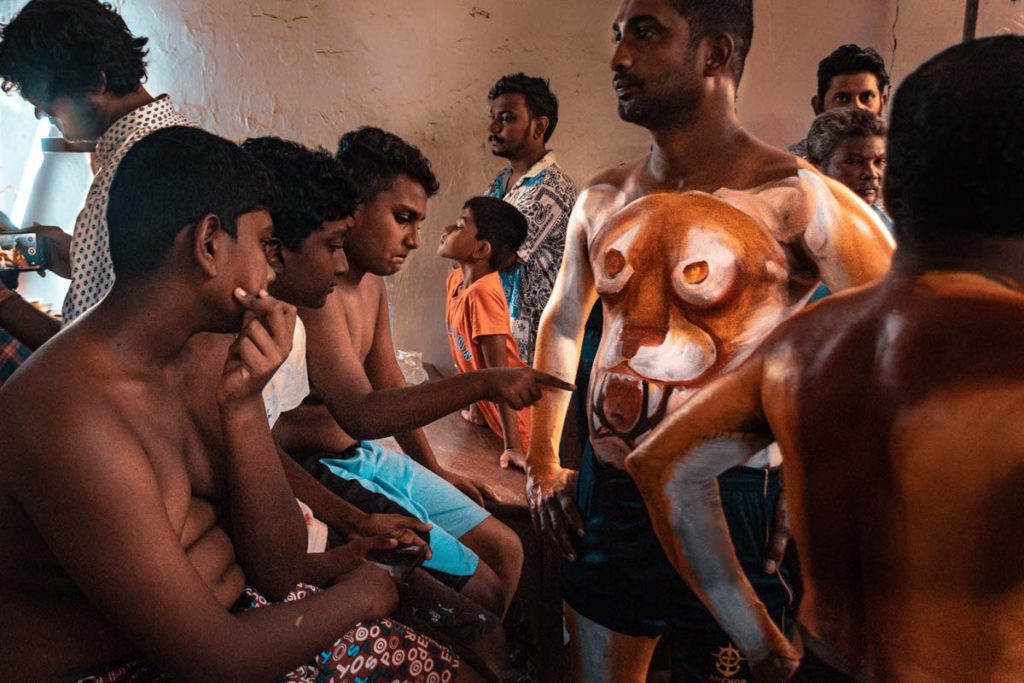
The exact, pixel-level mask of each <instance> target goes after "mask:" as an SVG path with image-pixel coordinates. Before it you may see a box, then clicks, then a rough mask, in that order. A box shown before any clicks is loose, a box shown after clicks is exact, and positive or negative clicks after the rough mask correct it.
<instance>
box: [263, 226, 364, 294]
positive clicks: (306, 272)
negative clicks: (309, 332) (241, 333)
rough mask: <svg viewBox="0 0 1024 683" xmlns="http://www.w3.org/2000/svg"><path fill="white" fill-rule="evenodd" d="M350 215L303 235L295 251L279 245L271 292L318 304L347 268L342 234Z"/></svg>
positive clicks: (346, 231)
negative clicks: (275, 278) (304, 236)
mask: <svg viewBox="0 0 1024 683" xmlns="http://www.w3.org/2000/svg"><path fill="white" fill-rule="evenodd" d="M351 227H352V218H351V216H350V217H348V218H343V219H342V220H340V221H328V222H326V223H324V224H323V225H322V226H321V228H320V229H319V230H316V231H314V232H313V233H312V234H311V235H309V237H307V238H306V239H304V240H303V241H302V243H301V244H299V248H298V249H297V250H295V251H292V250H291V249H287V248H285V247H281V250H280V253H279V256H278V258H277V259H276V261H272V262H271V263H272V265H273V266H274V270H275V271H276V272H277V280H276V281H275V282H274V285H273V287H272V288H271V294H273V295H274V296H275V297H276V298H278V299H281V300H282V301H287V302H288V303H290V304H292V305H294V306H299V307H303V308H320V307H321V306H323V305H324V304H325V303H327V297H328V296H329V295H330V294H331V292H333V291H334V288H335V287H337V286H338V282H339V281H340V280H341V278H343V277H344V276H345V273H347V272H348V260H347V259H346V258H345V249H344V246H345V236H346V235H347V234H348V231H349V228H351Z"/></svg>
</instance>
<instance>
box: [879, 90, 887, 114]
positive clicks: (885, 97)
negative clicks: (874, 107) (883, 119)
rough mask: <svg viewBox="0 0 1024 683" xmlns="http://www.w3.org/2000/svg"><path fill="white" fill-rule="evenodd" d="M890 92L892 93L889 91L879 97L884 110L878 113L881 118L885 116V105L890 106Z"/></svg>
mask: <svg viewBox="0 0 1024 683" xmlns="http://www.w3.org/2000/svg"><path fill="white" fill-rule="evenodd" d="M889 92H890V91H888V90H887V91H885V92H884V93H882V94H881V95H879V98H880V99H881V100H882V108H881V109H879V111H878V113H879V114H880V115H881V116H885V105H887V104H889Z"/></svg>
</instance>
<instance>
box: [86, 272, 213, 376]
mask: <svg viewBox="0 0 1024 683" xmlns="http://www.w3.org/2000/svg"><path fill="white" fill-rule="evenodd" d="M207 317H209V312H208V311H207V310H204V306H203V304H202V303H201V302H200V301H198V300H197V296H196V293H195V288H194V287H184V286H181V285H176V284H173V283H171V284H168V283H167V282H160V281H157V279H156V278H153V279H148V280H145V281H142V282H140V281H138V280H134V281H132V280H129V279H127V278H123V279H119V280H118V281H117V282H116V283H115V284H114V287H113V288H112V289H111V290H110V293H109V294H108V295H107V297H106V298H105V299H103V301H101V302H100V303H99V304H97V305H96V308H95V309H94V310H93V311H92V312H91V313H90V315H89V318H88V320H89V321H92V324H94V325H96V326H98V327H99V328H100V329H103V330H104V331H105V335H104V336H105V338H106V339H108V340H109V341H110V343H112V344H113V345H114V346H116V347H117V350H118V355H119V357H120V358H122V359H123V360H124V365H126V366H130V367H133V368H137V369H140V370H142V371H145V370H147V369H151V368H158V367H161V366H166V365H168V364H170V363H173V362H174V361H175V360H176V359H177V358H178V357H179V356H180V354H181V352H182V349H183V348H184V346H185V344H186V342H188V340H189V338H191V337H192V336H193V335H194V334H196V333H198V332H203V331H208V330H212V329H213V328H214V327H215V326H214V325H213V324H212V321H207V320H206V318H207Z"/></svg>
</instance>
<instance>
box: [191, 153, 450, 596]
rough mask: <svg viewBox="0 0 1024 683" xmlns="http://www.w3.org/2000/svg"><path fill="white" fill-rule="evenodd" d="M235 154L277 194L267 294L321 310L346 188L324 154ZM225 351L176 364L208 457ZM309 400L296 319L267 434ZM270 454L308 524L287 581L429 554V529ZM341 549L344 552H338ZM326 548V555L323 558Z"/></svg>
mask: <svg viewBox="0 0 1024 683" xmlns="http://www.w3.org/2000/svg"><path fill="white" fill-rule="evenodd" d="M242 148H243V149H244V150H245V151H247V152H249V153H250V154H252V155H253V156H254V157H255V158H256V159H257V161H259V162H260V163H262V164H263V165H264V167H265V168H266V170H267V171H268V173H269V174H270V176H271V180H272V181H273V183H274V185H275V189H276V191H277V196H276V201H275V205H274V209H273V211H272V213H271V217H272V219H273V237H272V240H271V242H270V243H269V248H268V251H267V258H268V261H269V262H270V264H271V267H272V268H273V270H274V273H275V277H274V279H273V281H272V282H271V283H270V285H269V286H268V288H267V289H268V291H269V292H270V294H271V296H273V297H274V298H275V299H278V300H280V301H283V302H285V303H288V304H291V305H293V306H296V307H299V308H317V307H319V306H323V305H324V303H325V302H326V301H327V296H328V294H329V293H330V291H331V290H332V289H333V288H334V287H335V286H336V285H337V282H338V281H339V279H340V278H341V277H343V276H344V274H345V273H346V272H347V271H348V262H347V261H346V259H345V251H344V249H343V248H342V245H343V244H344V240H345V236H346V234H347V233H348V230H349V229H350V228H351V225H352V214H353V212H354V211H355V207H356V203H357V198H358V192H357V190H356V187H355V185H354V184H353V183H352V181H351V179H350V178H349V177H348V174H347V173H346V172H345V170H344V169H343V168H342V167H341V165H340V164H339V163H338V161H337V160H336V159H335V158H334V156H333V155H332V154H331V153H329V152H327V151H326V150H323V149H317V150H311V149H308V148H306V147H303V146H302V145H299V144H297V143H294V142H289V141H287V140H282V139H280V138H276V137H264V138H253V139H250V140H246V141H245V142H244V143H243V145H242ZM232 342H233V335H227V334H197V335H194V336H193V337H192V338H191V339H190V340H189V343H188V346H187V349H186V352H185V354H184V359H185V360H184V361H183V365H184V368H185V369H184V371H185V372H186V373H187V376H188V382H189V383H190V385H191V386H192V387H193V389H194V391H193V392H192V394H191V396H190V399H191V404H190V408H191V409H192V410H193V413H194V414H195V415H196V416H197V417H198V418H199V421H200V422H201V424H202V427H203V430H204V438H205V440H206V443H207V444H208V445H209V447H210V448H211V449H212V450H214V451H219V450H220V449H221V448H222V447H223V446H222V437H221V428H220V420H219V411H218V410H217V405H216V402H215V399H214V394H215V390H216V382H217V380H218V378H219V377H220V374H221V369H222V368H223V366H224V362H225V360H226V358H227V355H228V353H229V350H230V347H231V344H232ZM308 394H309V380H308V374H307V369H306V333H305V329H304V328H303V325H302V321H301V320H298V319H297V320H296V324H295V334H294V338H293V341H292V349H291V352H290V353H289V356H288V358H287V359H286V360H285V362H284V363H283V364H282V365H281V367H280V368H279V369H278V371H277V372H276V373H275V374H274V376H273V377H272V378H271V379H270V381H269V382H268V383H267V386H266V387H265V388H264V389H263V402H264V405H265V408H266V414H267V419H268V421H269V423H270V425H271V428H272V430H273V427H274V426H275V423H276V422H277V420H278V418H279V417H280V416H281V414H282V413H283V412H285V411H288V410H291V409H293V408H295V407H296V406H298V405H299V404H301V402H302V400H303V399H304V398H305V397H306V396H307V395H308ZM272 433H273V431H272ZM279 454H280V456H281V461H282V463H283V465H284V469H285V474H286V476H287V477H288V481H289V483H290V484H291V486H292V490H293V491H294V493H295V495H296V496H297V497H298V499H299V500H301V501H302V503H303V504H304V505H305V506H307V518H308V517H309V515H310V514H312V515H315V518H314V519H307V525H308V527H309V529H308V531H309V539H308V540H309V543H308V544H307V550H308V554H306V555H304V556H302V555H300V556H296V557H295V558H294V560H295V566H292V567H291V568H290V571H288V570H285V572H284V573H285V575H286V576H293V575H294V572H296V571H297V572H299V574H300V576H301V577H302V580H303V581H306V582H308V583H311V584H314V585H317V586H324V585H330V583H331V582H332V581H333V579H334V578H335V577H336V576H338V575H340V574H342V573H344V572H345V571H347V568H348V567H351V566H352V564H353V563H355V562H356V560H358V559H361V558H362V556H363V554H364V553H365V552H366V551H368V550H374V549H377V550H384V549H387V548H394V547H397V546H398V545H403V546H408V545H419V546H425V547H426V550H427V553H428V556H429V552H430V550H429V546H427V543H426V541H425V540H424V539H423V538H421V536H420V535H423V536H427V534H428V533H429V531H430V525H429V524H425V523H423V522H420V521H419V520H418V519H416V518H415V517H412V516H410V515H408V514H407V513H406V512H405V511H404V510H402V509H400V508H398V507H397V506H393V507H389V505H388V503H389V501H387V499H385V498H384V497H383V496H379V498H380V499H381V500H380V502H378V503H377V504H376V505H375V506H373V509H374V510H375V511H379V512H386V511H389V510H390V512H392V513H398V514H367V513H366V512H363V511H361V510H360V509H359V508H357V507H355V506H354V505H352V504H351V503H349V502H348V501H346V500H345V499H344V498H341V497H339V496H337V495H335V494H334V493H332V492H331V491H330V490H328V489H327V488H325V487H324V486H323V485H322V484H320V483H319V482H317V481H316V480H315V479H314V478H313V477H312V476H311V475H310V474H309V473H308V472H307V471H306V470H305V469H303V468H302V467H301V466H300V465H299V464H298V463H296V462H295V461H294V460H293V459H292V458H290V457H289V456H288V455H287V454H285V453H284V452H283V451H280V450H279ZM364 495H367V496H373V495H375V494H371V493H365V494H364ZM345 540H349V541H350V542H349V543H346V544H344V546H343V547H338V546H339V545H341V543H342V541H345ZM328 546H330V547H331V548H332V549H331V550H330V551H329V552H325V550H326V548H327V547H328ZM275 583H280V582H275ZM282 587H283V589H284V590H285V591H286V592H287V590H289V589H290V588H291V586H290V585H289V584H288V583H287V580H286V581H285V582H284V585H283V586H280V587H279V588H282ZM264 590H267V589H266V588H265V589H264Z"/></svg>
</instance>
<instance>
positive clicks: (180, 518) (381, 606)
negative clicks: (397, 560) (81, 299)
mask: <svg viewBox="0 0 1024 683" xmlns="http://www.w3.org/2000/svg"><path fill="white" fill-rule="evenodd" d="M271 199H272V197H271V194H270V184H269V182H268V180H267V177H266V175H265V173H264V172H263V170H262V168H261V167H260V166H259V165H258V164H257V163H256V162H255V161H254V160H253V159H252V158H251V157H250V156H249V155H247V154H245V153H244V152H242V151H241V150H240V149H239V148H238V147H236V146H235V145H233V144H231V143H229V142H227V141H225V140H222V139H220V138H217V137H216V136H213V135H210V134H209V133H205V132H202V131H199V130H196V129H189V128H168V129H166V130H162V131H159V132H156V133H153V134H152V135H150V136H148V137H147V138H145V139H144V140H143V141H141V142H139V143H138V144H137V145H136V146H135V147H134V148H133V149H132V150H131V151H130V152H129V153H128V154H127V155H126V157H125V159H124V160H123V161H122V163H121V165H120V168H119V170H118V173H117V175H116V177H115V179H114V181H113V184H112V187H111V191H110V205H109V211H108V218H109V229H110V246H111V254H112V258H113V264H114V269H115V272H116V275H117V282H116V284H115V285H114V288H113V289H112V290H111V292H110V294H109V295H108V296H107V298H106V299H104V300H103V302H102V303H100V304H99V305H98V306H96V307H95V308H94V309H92V311H90V312H89V313H88V314H87V315H85V316H83V318H82V319H81V320H80V321H78V322H77V323H76V324H75V325H73V326H70V327H69V328H67V329H66V330H65V331H64V332H62V333H61V334H59V335H57V336H56V337H55V338H54V339H53V340H51V342H50V343H48V344H47V345H45V347H43V348H42V349H41V350H40V351H38V352H37V353H36V354H34V355H33V356H32V358H31V359H30V360H29V361H28V362H27V363H26V364H25V365H24V366H23V367H22V368H21V369H20V370H19V372H18V373H17V375H16V376H15V377H14V378H12V380H11V381H10V382H9V383H7V384H6V385H5V386H4V387H3V388H2V390H0V429H2V431H3V434H4V449H5V454H6V457H3V458H0V545H2V547H3V548H4V549H5V552H3V553H0V615H3V617H2V620H3V625H2V628H3V634H4V636H3V657H2V660H3V668H4V678H5V679H6V680H66V679H72V680H74V679H75V678H77V677H81V676H87V675H90V674H94V673H97V672H99V671H102V670H104V669H105V668H106V667H108V666H109V665H111V664H112V663H116V662H123V661H125V660H138V658H140V657H141V658H144V659H145V660H148V662H150V663H152V664H150V665H148V666H152V665H153V664H155V666H157V667H159V669H160V670H161V671H162V672H164V673H166V674H167V675H169V676H171V677H173V678H178V679H182V680H190V681H192V680H195V681H201V680H211V681H249V680H270V679H273V678H275V677H279V676H285V680H295V679H296V677H297V675H298V674H297V673H293V674H285V673H284V672H287V671H290V670H293V669H296V667H300V666H303V664H304V662H312V660H314V658H318V655H319V654H320V653H321V652H323V651H325V648H326V651H327V652H328V653H329V654H333V655H340V656H342V661H341V662H339V663H338V665H339V666H342V665H351V664H352V660H351V659H348V660H347V661H346V660H345V658H344V655H345V654H346V653H347V652H349V651H350V649H351V647H357V648H358V647H359V645H358V644H353V641H352V638H357V637H361V636H362V635H363V634H362V633H361V630H360V631H356V632H353V633H350V634H349V635H348V636H347V638H348V640H347V641H344V640H343V641H338V642H337V643H335V646H334V647H332V646H331V645H330V643H331V642H332V641H334V639H336V638H338V636H339V635H340V634H344V633H345V632H346V631H350V629H352V628H353V627H354V626H356V625H357V624H358V622H360V621H361V620H364V619H368V618H376V617H381V616H382V615H384V614H386V613H387V612H389V611H390V610H391V609H392V608H393V606H394V605H395V601H396V592H395V588H394V585H393V582H392V580H391V578H390V576H389V575H388V574H387V573H385V572H384V571H382V570H380V569H378V568H376V567H374V566H372V565H369V564H365V563H364V564H360V565H359V566H358V567H357V568H356V569H355V570H354V571H352V572H350V573H349V574H348V575H346V576H344V577H342V578H341V579H339V581H338V583H337V584H336V585H335V586H333V587H331V588H328V589H327V590H324V591H322V592H320V593H319V594H317V595H315V596H312V597H308V598H307V599H304V600H301V601H293V602H288V603H286V604H279V605H272V606H269V607H265V608H263V609H257V610H252V611H246V612H243V613H237V614H233V613H232V612H230V611H229V607H231V606H232V605H234V604H235V603H236V601H237V600H238V599H239V597H240V596H241V595H242V594H243V588H244V586H245V585H246V583H247V581H251V582H252V583H253V584H255V585H256V586H259V584H260V583H261V582H262V581H263V579H262V577H264V576H268V575H273V574H274V570H273V569H274V564H275V563H276V562H278V558H279V557H282V556H283V557H290V556H292V555H294V553H295V552H296V548H299V549H300V551H301V549H303V548H304V545H305V530H304V525H303V521H302V517H301V515H300V513H299V510H298V507H297V506H296V504H295V498H294V496H293V495H292V492H291V489H290V487H289V486H288V482H287V480H286V479H285V476H284V473H283V471H282V468H281V463H280V460H279V458H278V455H277V452H276V450H275V449H274V447H273V443H272V441H271V438H270V433H269V427H268V424H267V419H266V415H265V414H264V409H263V402H262V399H261V390H262V388H263V385H264V384H265V383H266V381H267V380H268V379H269V378H270V376H271V375H272V374H273V373H274V371H275V370H276V369H277V367H278V366H279V365H280V363H281V362H282V360H283V359H284V357H285V356H286V355H287V353H288V350H289V348H290V344H291V339H292V330H293V325H294V319H295V311H294V308H292V307H290V306H286V305H284V304H281V303H279V302H276V301H275V300H273V299H272V298H270V297H269V295H266V294H265V293H263V292H262V290H263V288H264V287H265V286H266V284H267V281H268V278H269V275H270V271H269V269H268V266H267V261H266V258H265V255H264V247H265V246H266V245H267V243H268V242H269V240H270V238H271V223H270V217H269V214H268V212H267V211H266V210H265V209H264V208H263V207H265V206H267V205H268V203H269V202H270V201H271ZM257 293H258V294H257ZM201 331H206V332H221V333H228V332H235V333H237V334H238V339H237V342H236V343H235V344H234V346H233V347H232V351H231V354H230V356H229V359H228V362H227V363H226V364H225V366H224V368H223V371H222V376H221V380H220V382H219V384H218V386H217V390H216V398H217V403H218V405H219V407H220V416H221V428H222V430H223V437H224V443H225V449H224V452H223V453H222V454H213V453H211V452H209V450H208V449H207V448H206V447H205V445H204V440H203V438H202V435H201V433H200V429H199V427H198V425H197V423H196V420H195V418H194V416H193V415H191V414H190V412H189V410H188V394H189V392H190V391H191V390H192V389H191V387H190V386H189V385H188V384H187V383H186V382H185V381H184V375H183V373H182V372H181V368H180V365H179V363H180V360H181V359H180V354H181V352H182V349H183V347H184V346H185V344H186V342H187V341H188V339H189V338H190V337H191V336H192V335H193V334H195V333H197V332H201ZM55 423H56V424H60V425H61V428H60V429H53V428H52V425H53V424H55ZM226 520H245V523H236V524H230V525H229V524H228V523H227V521H226ZM243 568H244V569H243ZM250 599H251V600H253V601H258V600H257V599H256V598H255V597H252V598H250ZM370 626H371V628H369V629H365V630H366V631H367V632H368V633H369V632H372V631H373V627H379V630H392V629H393V627H395V626H397V625H393V624H390V622H386V621H383V620H382V621H379V622H375V624H372V625H370ZM416 639H418V640H420V641H421V642H422V639H419V637H418V636H417V637H416ZM339 645H340V646H341V647H340V648H339ZM420 647H422V646H420ZM432 649H433V651H434V654H435V655H436V656H434V660H435V662H434V663H435V666H436V668H435V671H437V670H441V672H442V673H443V677H444V678H446V679H450V678H451V676H452V671H451V669H452V666H453V664H454V662H453V661H452V658H451V656H450V654H449V653H447V652H446V651H444V650H441V649H438V648H437V647H436V646H432ZM421 654H422V653H421ZM332 661H333V660H332ZM319 663H320V662H319V659H318V661H317V662H314V663H313V664H312V665H313V666H314V670H321V671H322V669H319V668H318V666H319ZM140 666H142V667H144V666H147V665H141V664H139V665H137V666H136V669H137V668H139V667H140ZM456 666H457V665H456ZM128 668H131V667H128ZM117 670H118V671H123V670H124V667H122V668H120V669H117ZM307 673H308V672H307ZM115 677H116V676H115V675H114V674H112V673H111V672H110V671H107V672H106V680H111V679H114V678H115ZM339 677H340V674H339V673H338V671H333V672H327V673H325V674H324V675H323V678H324V679H327V680H337V679H338V678H339Z"/></svg>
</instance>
